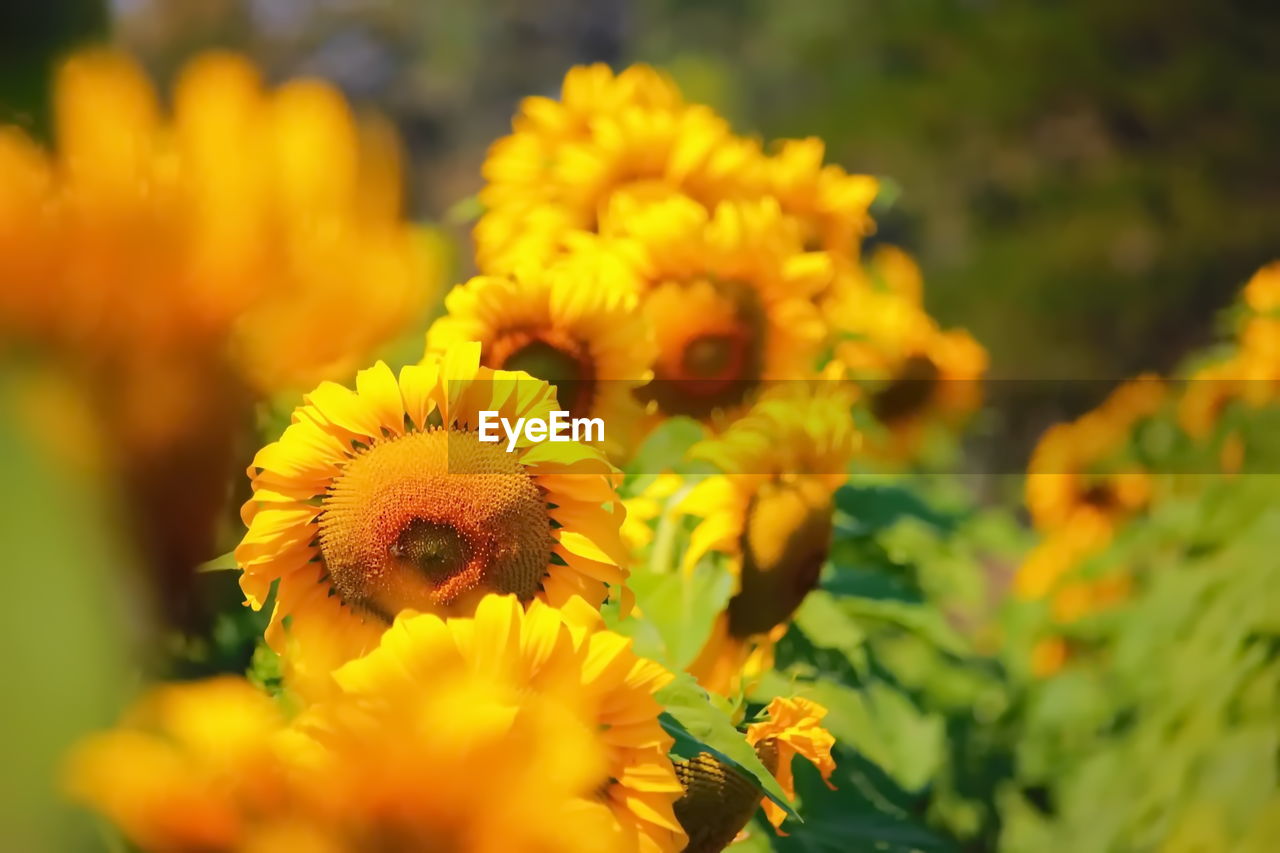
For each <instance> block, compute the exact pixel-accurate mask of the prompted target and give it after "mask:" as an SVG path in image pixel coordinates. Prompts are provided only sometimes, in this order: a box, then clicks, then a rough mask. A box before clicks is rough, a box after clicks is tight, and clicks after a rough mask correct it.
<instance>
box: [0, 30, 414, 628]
mask: <svg viewBox="0 0 1280 853" xmlns="http://www.w3.org/2000/svg"><path fill="white" fill-rule="evenodd" d="M171 103H172V105H173V106H172V112H171V114H170V115H166V114H165V113H164V111H163V110H162V108H161V104H160V99H159V98H158V97H157V93H156V92H155V90H154V89H153V87H152V86H151V84H150V83H149V82H148V81H147V79H146V77H145V75H144V74H143V72H142V70H141V69H140V68H139V67H138V65H137V64H136V63H135V62H133V61H132V60H130V59H128V58H127V57H125V56H124V55H121V54H119V53H115V52H110V51H103V50H93V51H88V52H83V53H79V54H76V55H74V56H72V57H71V58H70V59H69V60H68V61H67V62H66V63H65V64H63V65H62V66H61V67H60V68H59V70H58V73H57V78H56V81H55V86H54V118H55V127H54V131H55V132H54V136H55V138H56V141H57V144H56V147H55V148H54V149H53V150H45V149H44V148H43V147H41V146H39V145H37V144H36V143H35V142H33V141H32V140H31V139H29V138H28V137H27V136H25V135H24V134H23V133H22V132H21V131H19V130H17V129H15V128H9V127H0V333H3V336H4V337H5V338H6V339H16V340H21V341H23V342H24V343H25V344H26V345H27V346H28V347H29V348H30V349H31V350H32V351H36V352H39V353H40V354H42V355H46V356H48V357H49V359H50V360H51V361H55V362H58V363H59V365H60V366H61V367H62V368H65V369H66V370H67V372H68V375H70V376H72V377H74V380H75V382H76V384H77V385H78V386H79V387H80V389H81V393H83V395H84V396H85V398H86V399H87V401H88V403H89V405H90V406H91V407H92V410H93V411H94V415H95V418H94V427H95V429H98V430H99V431H100V432H101V433H102V435H103V441H104V443H106V444H109V445H110V446H111V447H112V451H113V452H112V460H113V462H114V464H116V465H117V466H118V467H119V469H120V470H119V471H117V472H116V475H117V476H118V477H119V480H120V481H121V482H122V483H123V484H124V486H125V492H126V495H127V497H128V499H129V504H128V512H129V515H130V518H129V521H130V522H132V523H133V524H134V526H135V527H136V528H137V533H138V539H139V546H140V550H141V551H142V552H143V553H144V555H145V556H146V557H147V558H148V560H149V563H150V568H151V570H152V573H153V578H154V580H155V581H156V582H157V584H158V585H159V586H160V587H161V596H160V597H161V598H162V599H163V600H165V602H166V604H167V605H169V606H168V607H166V609H165V615H166V616H168V617H169V618H171V619H177V618H179V614H180V613H181V612H182V611H183V605H184V604H185V603H186V601H187V591H188V590H187V585H188V584H189V582H190V581H189V579H190V577H191V569H192V567H193V566H194V565H196V564H197V563H199V562H200V561H202V560H205V559H208V558H209V556H210V555H211V554H212V553H214V545H215V543H214V538H215V531H216V524H217V521H218V517H219V513H220V512H221V511H222V510H223V508H224V504H225V501H226V479H227V477H228V476H229V475H231V474H232V473H233V472H234V471H235V468H236V466H237V464H238V463H237V462H236V460H235V454H236V452H237V449H238V448H237V446H236V445H237V440H238V438H239V436H241V435H243V434H244V433H245V432H247V431H248V429H249V428H250V426H251V424H252V421H253V405H254V403H255V401H256V400H259V399H262V398H264V397H266V396H269V395H270V394H273V393H275V392H277V391H280V390H283V389H292V388H300V387H309V386H310V385H313V384H315V383H316V382H318V381H320V380H321V379H325V378H338V377H344V376H347V375H349V374H350V373H351V372H353V371H354V370H355V368H356V367H357V366H359V365H360V364H362V363H364V361H365V359H366V358H367V357H368V355H369V353H370V352H371V351H372V350H373V349H374V348H376V347H378V346H380V345H382V344H383V343H384V342H385V341H387V340H388V339H389V338H391V337H392V336H394V335H396V334H398V333H399V332H401V331H402V330H404V329H405V328H406V327H407V326H408V325H409V324H411V323H412V322H413V321H414V320H415V318H416V317H417V316H418V315H419V314H420V312H421V309H422V308H423V307H424V305H425V302H426V300H427V299H428V298H429V297H430V296H431V292H432V289H433V285H434V282H433V280H432V274H433V272H434V270H433V269H432V252H431V251H430V249H429V240H428V239H427V238H425V237H424V236H423V235H422V234H421V233H419V231H418V230H417V229H415V228H414V227H413V226H412V225H411V224H410V223H409V222H407V221H406V220H405V219H404V218H403V215H402V211H401V204H400V193H399V186H400V173H399V171H400V170H399V163H398V158H397V156H396V153H397V152H396V144H395V141H394V139H393V137H392V135H391V134H390V132H389V131H388V130H387V128H386V127H385V126H383V125H380V124H376V123H370V124H365V125H358V124H357V123H356V121H355V119H354V118H353V116H352V114H351V112H350V110H349V108H348V106H347V105H346V103H345V102H344V101H343V99H342V97H341V96H340V95H339V94H338V93H337V92H336V91H335V90H334V89H332V88H331V87H328V86H326V85H323V84H321V83H318V82H314V81H295V82H291V83H287V84H285V85H283V86H281V87H280V88H278V89H276V90H274V91H269V90H266V89H264V87H263V85H262V82H261V80H260V79H259V76H258V73H257V72H256V71H255V70H254V68H253V67H252V66H251V65H250V64H249V63H248V62H246V61H245V60H243V59H240V58H238V57H235V56H232V55H228V54H223V53H211V54H206V55H203V56H201V57H199V58H197V59H195V60H194V61H192V62H191V63H190V64H189V65H188V66H187V67H186V68H185V69H184V70H183V71H182V73H181V74H180V75H179V77H178V80H177V83H176V85H175V88H174V91H173V93H172V98H171ZM356 293H359V294H360V296H359V298H356V297H354V296H353V294H356ZM318 330H322V331H318Z"/></svg>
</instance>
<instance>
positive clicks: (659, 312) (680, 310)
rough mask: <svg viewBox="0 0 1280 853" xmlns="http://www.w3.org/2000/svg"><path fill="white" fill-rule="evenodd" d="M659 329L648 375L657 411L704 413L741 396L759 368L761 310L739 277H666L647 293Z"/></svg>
mask: <svg viewBox="0 0 1280 853" xmlns="http://www.w3.org/2000/svg"><path fill="white" fill-rule="evenodd" d="M645 307H646V311H647V312H648V313H649V315H650V317H652V318H654V320H655V328H656V329H657V331H658V336H659V340H658V347H659V354H658V361H657V364H656V365H655V366H654V380H655V381H654V382H653V383H652V384H651V385H650V386H648V387H647V388H646V390H645V392H644V393H645V394H646V395H647V397H648V398H649V399H653V400H656V401H657V402H658V405H659V406H660V407H661V408H662V410H663V411H664V412H667V413H668V414H674V415H689V416H691V417H695V418H701V417H706V416H707V415H709V414H711V412H713V411H715V410H716V409H721V408H726V407H731V406H735V405H738V404H740V403H742V402H744V401H745V400H746V399H747V397H748V395H749V394H750V393H751V391H752V390H753V389H754V388H755V387H756V385H757V384H758V383H759V381H760V379H761V375H762V373H763V370H764V337H765V329H764V311H763V308H762V306H761V305H760V300H759V296H758V294H757V293H756V292H755V290H754V289H753V288H751V287H750V286H748V285H745V284H742V283H738V282H711V281H708V280H696V281H693V282H665V283H663V284H661V285H659V286H658V287H657V288H655V289H654V290H653V291H652V292H651V294H650V296H649V299H648V300H647V301H646V306H645Z"/></svg>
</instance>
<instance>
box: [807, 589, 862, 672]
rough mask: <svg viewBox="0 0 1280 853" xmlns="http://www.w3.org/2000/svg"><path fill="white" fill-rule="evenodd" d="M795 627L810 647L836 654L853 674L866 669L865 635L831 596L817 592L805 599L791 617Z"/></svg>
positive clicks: (823, 592)
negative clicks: (839, 654) (842, 657)
mask: <svg viewBox="0 0 1280 853" xmlns="http://www.w3.org/2000/svg"><path fill="white" fill-rule="evenodd" d="M795 627H796V628H797V629H798V630H800V631H801V632H803V633H804V635H805V636H806V637H808V638H809V642H810V643H812V644H813V645H815V646H817V647H819V648H824V649H832V650H834V651H838V652H840V653H841V654H842V655H843V656H844V658H845V659H846V660H847V661H849V665H850V666H852V667H853V669H854V670H855V671H862V670H864V669H865V668H866V663H867V661H866V652H865V649H864V644H865V643H866V639H867V636H866V634H865V633H864V632H863V630H862V628H860V627H859V626H858V623H857V622H856V621H855V620H854V619H853V618H852V617H851V616H850V615H849V614H848V612H846V611H845V610H844V609H843V608H842V607H841V606H840V605H839V603H837V602H836V600H835V598H834V597H833V596H832V595H831V593H829V592H826V591H824V590H821V589H817V590H814V591H813V592H811V593H809V594H808V595H807V596H805V599H804V602H803V603H801V605H800V609H799V610H797V611H796V614H795Z"/></svg>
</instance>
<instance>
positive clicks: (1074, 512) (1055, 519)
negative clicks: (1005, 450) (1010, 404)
mask: <svg viewBox="0 0 1280 853" xmlns="http://www.w3.org/2000/svg"><path fill="white" fill-rule="evenodd" d="M1167 397H1168V390H1167V388H1166V386H1165V384H1164V383H1163V382H1162V381H1161V380H1160V379H1158V378H1156V377H1154V376H1150V375H1143V376H1139V377H1137V378H1135V379H1131V380H1129V381H1128V382H1125V383H1123V384H1121V385H1120V386H1118V387H1117V388H1116V389H1115V390H1114V391H1112V392H1111V394H1110V395H1109V396H1108V397H1107V399H1106V400H1105V401H1104V402H1103V403H1102V404H1101V405H1099V406H1098V407H1097V408H1096V409H1094V410H1092V411H1090V412H1087V413H1085V414H1084V415H1082V416H1080V417H1079V418H1077V419H1076V420H1074V421H1072V422H1070V423H1063V424H1056V425H1055V426H1053V427H1051V428H1050V429H1049V430H1048V431H1047V432H1046V433H1045V434H1044V435H1043V436H1042V437H1041V438H1040V441H1039V443H1038V444H1037V445H1036V448H1035V450H1034V451H1033V452H1032V455H1031V462H1030V463H1029V465H1028V466H1027V484H1026V500H1027V509H1028V510H1029V511H1030V513H1031V519H1032V521H1033V522H1034V523H1035V525H1036V526H1037V527H1038V528H1040V529H1041V530H1046V531H1048V530H1054V529H1056V528H1059V527H1063V526H1068V525H1071V524H1073V523H1075V521H1076V519H1077V518H1078V517H1079V516H1081V515H1085V514H1096V515H1098V516H1100V517H1101V518H1102V519H1104V520H1105V521H1106V522H1108V523H1111V524H1116V523H1118V522H1120V521H1123V520H1124V519H1127V518H1129V517H1130V516H1132V515H1133V514H1134V513H1137V512H1139V511H1141V510H1142V509H1144V508H1145V507H1146V505H1147V504H1148V503H1149V502H1150V500H1151V497H1152V483H1151V477H1150V476H1149V475H1148V474H1147V472H1145V471H1143V470H1141V469H1140V468H1138V467H1137V466H1136V465H1135V464H1134V463H1131V462H1130V463H1126V462H1125V460H1123V459H1122V458H1120V457H1121V455H1122V452H1123V450H1124V449H1125V447H1126V445H1127V444H1128V443H1129V440H1130V434H1131V431H1132V429H1133V427H1134V425H1135V424H1137V423H1138V422H1139V421H1140V420H1142V419H1144V418H1147V417H1150V416H1152V415H1154V414H1155V413H1156V412H1157V411H1158V410H1159V408H1160V407H1161V406H1162V405H1163V404H1164V402H1165V400H1166V399H1167ZM1108 464H1110V466H1111V467H1110V469H1108V468H1107V467H1106V466H1107V465H1108ZM1126 468H1127V470H1126Z"/></svg>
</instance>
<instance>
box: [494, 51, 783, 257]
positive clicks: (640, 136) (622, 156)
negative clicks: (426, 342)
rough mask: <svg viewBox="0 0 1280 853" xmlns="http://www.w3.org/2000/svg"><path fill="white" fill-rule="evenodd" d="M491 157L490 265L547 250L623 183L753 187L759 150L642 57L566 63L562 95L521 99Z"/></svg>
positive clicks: (641, 191) (585, 227)
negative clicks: (615, 68) (612, 63)
mask: <svg viewBox="0 0 1280 853" xmlns="http://www.w3.org/2000/svg"><path fill="white" fill-rule="evenodd" d="M512 127H513V133H512V134H511V135H510V136H506V137H504V138H502V139H499V140H498V141H497V142H495V143H494V145H493V146H492V148H491V149H490V151H489V156H488V159H487V160H486V161H485V164H484V170H483V171H484V177H485V180H486V181H487V185H486V186H485V188H484V189H483V190H482V191H481V193H480V200H481V201H482V202H483V204H484V206H485V209H486V212H485V214H484V216H483V217H481V219H480V221H479V222H478V223H477V224H476V228H475V235H474V236H475V241H476V258H477V262H478V264H479V266H480V268H481V270H482V271H484V272H506V271H510V270H511V269H512V267H513V265H515V264H518V263H522V262H530V261H532V262H534V263H542V262H546V261H548V260H549V259H550V258H551V257H553V256H554V255H555V254H556V253H557V252H559V251H560V249H561V248H562V244H561V240H562V239H563V238H564V237H565V236H566V235H567V234H570V233H571V232H573V231H575V230H581V231H595V230H597V227H598V224H599V222H598V217H599V215H600V213H601V211H602V210H603V209H604V208H605V207H606V205H607V203H608V201H609V199H610V197H611V196H613V195H614V194H616V193H623V194H627V195H638V196H641V197H643V198H646V199H655V198H656V199H662V198H669V197H671V196H677V195H678V196H687V197H689V198H692V199H695V200H697V201H698V202H700V203H702V204H705V205H708V206H710V205H714V204H715V203H716V202H718V201H720V200H722V199H725V198H743V197H752V196H758V195H759V194H760V192H761V191H762V189H763V177H762V172H763V158H762V155H761V152H760V148H759V145H758V144H757V143H755V142H754V141H750V140H746V139H742V138H739V137H736V136H734V134H733V133H732V132H731V131H730V129H729V125H728V123H727V122H726V121H725V120H724V119H723V118H721V117H720V116H718V115H716V114H715V112H714V111H713V110H711V109H710V108H708V107H705V106H702V105H699V104H687V103H685V102H684V99H683V98H682V97H681V96H680V93H679V91H678V90H677V89H676V87H675V86H674V84H672V83H671V81H670V80H669V79H668V78H667V77H666V76H665V75H662V74H660V73H659V72H656V71H654V70H653V69H651V68H648V67H647V66H634V67H632V68H629V69H627V70H625V71H623V72H621V73H619V74H618V75H616V76H615V75H613V74H612V72H610V71H609V69H607V68H605V67H604V66H601V65H595V66H590V67H586V68H574V69H571V70H570V71H569V73H568V75H567V76H566V77H565V82H564V87H563V91H562V93H561V99H560V101H559V102H556V101H551V100H549V99H547V98H529V99H526V100H525V101H524V102H523V103H522V104H521V108H520V112H519V113H518V114H517V115H516V117H515V119H514V120H513V122H512Z"/></svg>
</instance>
